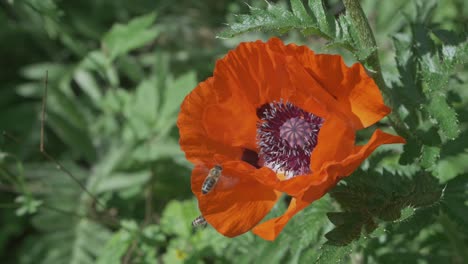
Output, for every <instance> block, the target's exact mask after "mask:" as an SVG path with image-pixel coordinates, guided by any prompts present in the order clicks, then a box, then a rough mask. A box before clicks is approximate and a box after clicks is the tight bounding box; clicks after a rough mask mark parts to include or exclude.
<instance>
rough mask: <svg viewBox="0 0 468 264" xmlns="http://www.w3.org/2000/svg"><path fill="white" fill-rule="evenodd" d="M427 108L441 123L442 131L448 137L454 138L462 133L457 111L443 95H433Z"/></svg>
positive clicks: (440, 129)
mask: <svg viewBox="0 0 468 264" xmlns="http://www.w3.org/2000/svg"><path fill="white" fill-rule="evenodd" d="M426 109H427V111H428V113H429V115H431V116H432V117H433V118H434V119H435V120H436V122H437V123H438V124H439V131H440V133H441V134H442V135H443V136H445V137H446V138H448V139H450V140H453V139H455V138H456V137H458V135H459V134H460V127H459V124H458V119H457V114H456V112H455V111H454V110H453V109H452V108H451V107H450V106H449V105H448V104H447V101H446V98H445V96H443V95H433V96H432V97H431V98H430V101H429V104H428V105H427V106H426Z"/></svg>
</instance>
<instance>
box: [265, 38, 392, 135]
mask: <svg viewBox="0 0 468 264" xmlns="http://www.w3.org/2000/svg"><path fill="white" fill-rule="evenodd" d="M270 42H271V43H272V44H271V45H274V46H280V45H279V44H278V43H282V42H281V40H279V39H277V38H273V39H271V40H270V41H269V43H270ZM284 50H285V52H286V54H288V55H291V56H294V57H296V58H297V59H298V60H299V61H300V63H301V64H302V65H303V67H304V69H305V70H306V71H307V72H308V73H309V75H310V76H311V77H312V78H314V79H315V80H316V81H317V82H318V83H319V84H320V85H321V87H323V89H325V90H326V91H327V92H328V93H329V94H330V95H332V96H333V97H334V98H335V99H336V100H337V101H338V103H339V105H340V107H342V108H344V109H345V112H346V114H347V115H348V118H349V119H350V120H351V121H352V122H353V125H354V127H355V129H356V130H357V129H361V128H364V127H368V126H370V125H372V124H374V123H375V122H377V121H379V120H380V119H382V118H383V117H384V116H386V115H387V114H388V113H389V112H390V108H388V107H387V106H386V105H385V104H384V102H383V98H382V95H381V93H380V90H379V88H378V87H377V85H376V84H375V82H374V80H373V79H372V78H370V77H369V76H368V75H367V73H366V71H365V69H364V67H363V66H362V65H361V64H359V63H356V64H354V65H353V66H351V67H348V66H346V64H345V63H344V61H343V59H342V57H341V56H339V55H329V54H315V53H314V52H313V51H312V50H310V49H309V48H308V47H306V46H297V45H295V44H289V45H287V46H285V48H284Z"/></svg>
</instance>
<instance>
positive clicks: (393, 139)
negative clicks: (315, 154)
mask: <svg viewBox="0 0 468 264" xmlns="http://www.w3.org/2000/svg"><path fill="white" fill-rule="evenodd" d="M395 143H406V141H405V139H404V138H402V137H400V136H394V135H391V134H388V133H385V132H383V131H382V130H380V129H376V130H375V132H374V133H373V134H372V137H371V138H370V140H369V142H368V143H367V144H366V145H364V146H356V147H355V148H354V151H353V153H352V154H350V155H349V156H347V157H346V158H345V159H344V160H342V161H340V162H333V161H332V162H328V163H326V164H324V170H325V171H326V172H327V174H328V175H330V176H331V177H333V178H334V179H341V178H343V177H346V176H349V175H350V174H351V173H352V172H353V171H355V170H356V169H357V168H358V167H359V165H361V163H362V162H363V161H364V160H365V159H366V158H367V157H369V155H370V154H372V152H373V151H374V150H375V149H376V148H377V147H379V146H381V145H384V144H395Z"/></svg>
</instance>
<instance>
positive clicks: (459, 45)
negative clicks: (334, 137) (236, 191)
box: [0, 0, 468, 263]
mask: <svg viewBox="0 0 468 264" xmlns="http://www.w3.org/2000/svg"><path fill="white" fill-rule="evenodd" d="M344 3H345V4H347V5H348V4H349V3H350V1H344ZM361 4H362V6H363V8H364V11H365V14H366V15H367V16H368V17H369V21H370V24H371V26H372V28H373V31H374V36H375V40H376V45H375V46H372V45H371V46H369V42H368V40H366V39H365V38H363V36H362V35H360V31H359V28H358V27H357V26H356V25H355V23H356V22H355V21H354V20H353V17H352V16H351V15H350V14H349V13H345V6H344V5H343V4H342V3H341V2H340V1H324V2H323V3H322V2H321V1H316V0H310V1H300V0H290V1H276V2H275V3H266V2H263V1H248V5H245V4H244V3H243V1H234V0H231V1H228V0H226V1H215V0H207V1H203V2H201V1H200V3H198V2H197V3H193V1H177V4H175V3H174V1H157V2H156V1H145V0H138V1H132V2H131V3H130V2H128V1H120V0H119V1H80V2H79V3H78V2H76V3H75V2H71V1H53V0H47V1H44V0H41V1H39V0H10V1H3V2H1V3H0V6H1V11H0V22H1V24H2V27H0V36H1V40H2V43H3V45H2V46H1V47H0V58H1V61H2V63H1V65H0V67H1V71H0V72H1V76H2V78H1V79H2V82H1V86H2V87H1V89H0V109H1V111H0V129H1V130H2V133H3V135H2V137H1V138H0V191H1V192H0V199H1V213H0V223H1V224H2V232H1V233H0V259H1V260H2V263H118V262H124V263H156V262H164V263H182V262H189V263H203V262H216V263H230V262H236V263H254V262H255V263H284V262H287V263H311V262H312V263H314V262H316V263H335V262H340V261H343V262H345V263H348V262H350V261H352V262H354V263H416V262H418V263H434V262H451V263H465V262H467V261H468V256H467V252H466V248H467V247H468V236H467V234H468V215H467V214H466V211H467V210H468V208H467V205H468V193H467V192H468V165H467V163H466V160H468V151H467V149H468V141H467V140H466V136H467V135H466V134H467V122H468V118H467V117H468V112H467V110H466V109H468V108H467V104H468V101H467V100H468V94H467V91H466V80H467V79H468V72H467V66H466V63H467V60H468V46H467V41H466V34H465V32H466V25H468V23H467V22H468V21H467V17H468V16H467V15H468V10H467V7H466V5H464V2H463V1H462V0H453V1H439V2H436V1H403V0H398V1H379V2H377V1H361ZM235 14H243V15H235ZM225 23H228V24H229V25H228V26H225V25H224V24H225ZM278 34H281V35H282V36H283V38H285V39H286V40H287V41H288V42H294V43H297V44H307V45H309V46H310V47H312V48H313V49H314V50H316V51H318V52H327V53H339V54H341V55H343V56H344V57H345V58H346V60H347V62H348V63H349V64H351V63H353V62H355V61H360V62H362V63H363V64H364V65H365V66H366V67H367V69H368V70H369V73H370V74H371V75H373V76H374V78H375V79H376V81H377V82H378V84H379V86H380V87H381V89H382V90H383V92H384V95H385V96H386V100H387V102H388V103H389V104H391V105H392V107H393V109H394V112H393V115H392V116H391V117H390V118H388V119H386V120H384V122H381V123H380V124H379V126H381V127H382V128H384V129H387V130H396V132H398V133H399V134H401V135H403V136H405V137H406V138H407V140H408V144H406V145H405V146H404V147H395V146H390V147H382V148H381V149H379V151H378V152H377V153H375V154H374V155H373V156H372V157H371V158H370V159H369V160H368V161H366V163H365V164H364V165H363V166H362V167H361V169H359V170H358V171H356V172H355V173H354V174H353V175H352V176H350V177H349V178H348V179H346V180H345V182H344V183H342V184H340V185H339V186H337V187H336V188H335V189H334V190H332V191H331V192H330V194H329V195H327V196H325V197H324V198H322V199H321V200H319V201H318V202H316V203H314V204H313V205H311V206H309V207H308V208H307V209H306V210H304V211H303V212H301V213H300V214H299V215H298V216H296V217H295V218H294V219H293V220H292V221H291V222H290V223H289V224H288V225H287V227H286V229H285V230H284V231H283V233H282V234H281V235H280V236H279V238H278V239H277V240H276V241H275V242H273V243H271V242H266V241H263V240H261V239H259V238H257V237H255V236H253V235H252V234H250V233H248V234H245V235H242V236H240V237H237V238H234V239H227V238H224V237H222V236H220V235H219V234H217V233H216V232H215V231H214V230H213V229H212V228H207V229H205V230H199V231H196V232H195V231H193V230H192V229H191V226H190V222H191V220H192V219H193V218H194V217H196V216H197V215H198V209H197V205H196V202H195V201H194V199H193V198H192V195H191V192H190V187H189V186H190V179H189V175H190V165H189V164H188V163H187V161H185V159H184V156H183V153H182V152H181V151H180V149H179V146H178V143H177V139H178V135H177V129H176V127H175V120H176V117H177V112H178V108H179V105H180V103H181V101H182V99H183V98H184V96H185V95H186V94H187V93H188V92H189V91H190V90H191V89H193V87H195V86H196V84H197V82H198V81H200V80H203V79H205V78H206V77H207V76H209V75H211V72H212V69H213V66H214V62H215V60H216V58H218V57H220V56H222V55H223V54H225V53H226V52H227V50H228V49H229V48H232V47H233V46H235V45H237V44H238V42H239V41H242V40H255V39H259V38H261V39H267V38H268V37H270V36H272V35H278ZM216 36H218V37H219V38H216ZM377 56H378V57H377ZM46 71H47V72H48V97H47V100H48V105H47V106H48V108H47V122H46V131H45V132H46V138H45V141H46V142H45V144H46V150H47V153H49V154H50V155H52V156H53V157H55V158H56V159H57V161H58V162H59V163H60V164H61V165H62V166H61V167H59V168H57V164H56V163H54V162H53V161H52V160H50V159H47V158H46V157H44V155H41V153H40V152H39V142H40V114H41V99H42V94H43V88H44V78H45V75H46ZM379 78H380V79H379ZM463 88H465V89H463ZM369 133H370V131H364V132H362V134H360V135H358V136H359V138H361V137H362V138H368V136H369ZM68 172H69V173H70V174H71V175H73V177H74V178H75V179H76V180H78V181H79V182H80V183H81V185H83V186H84V188H82V187H80V185H79V184H77V183H76V182H75V181H74V179H73V178H71V177H70V176H69V174H68ZM88 192H91V193H92V194H93V196H90V195H89V194H88ZM95 198H97V199H95ZM283 200H284V201H283V202H280V203H278V204H277V206H276V207H275V208H274V210H273V212H272V213H271V214H270V215H269V216H268V217H274V216H275V215H279V214H280V213H281V212H282V211H284V210H285V206H286V201H287V200H288V198H287V197H284V199H283Z"/></svg>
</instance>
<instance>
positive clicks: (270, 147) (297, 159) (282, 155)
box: [257, 101, 323, 178]
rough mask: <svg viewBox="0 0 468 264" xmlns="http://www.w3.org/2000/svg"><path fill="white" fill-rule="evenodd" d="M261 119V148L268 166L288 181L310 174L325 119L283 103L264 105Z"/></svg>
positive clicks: (259, 127)
mask: <svg viewBox="0 0 468 264" xmlns="http://www.w3.org/2000/svg"><path fill="white" fill-rule="evenodd" d="M257 115H258V117H259V118H260V121H259V122H258V124H257V144H258V147H259V149H260V152H259V158H260V160H262V161H263V162H264V165H266V166H267V167H269V168H271V169H272V170H274V171H276V172H283V173H284V174H285V175H286V177H287V178H290V177H293V176H296V175H300V174H305V173H309V172H310V155H311V154H312V150H313V149H314V148H315V146H316V145H317V136H318V133H319V131H320V127H321V126H322V123H323V118H321V117H319V116H316V115H314V114H311V113H308V112H306V111H304V110H302V109H301V108H299V107H297V106H295V105H293V104H291V103H289V102H286V103H283V101H280V102H272V103H268V104H264V105H262V106H261V107H260V108H258V109H257Z"/></svg>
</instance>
